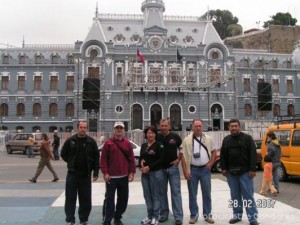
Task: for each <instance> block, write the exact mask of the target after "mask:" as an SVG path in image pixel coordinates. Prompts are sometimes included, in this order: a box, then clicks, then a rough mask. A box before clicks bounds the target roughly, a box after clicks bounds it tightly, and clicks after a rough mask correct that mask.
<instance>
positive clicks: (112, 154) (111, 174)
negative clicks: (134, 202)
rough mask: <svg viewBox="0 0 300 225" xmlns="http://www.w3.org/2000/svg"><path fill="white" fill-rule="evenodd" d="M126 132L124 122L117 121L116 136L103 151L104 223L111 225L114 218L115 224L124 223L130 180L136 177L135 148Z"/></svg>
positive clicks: (115, 126)
mask: <svg viewBox="0 0 300 225" xmlns="http://www.w3.org/2000/svg"><path fill="white" fill-rule="evenodd" d="M124 132H125V126H124V123H123V122H120V121H118V122H116V123H115V124H114V136H113V137H112V138H111V139H108V140H107V141H106V142H105V143H104V145H103V149H102V153H101V162H100V168H101V171H102V173H103V179H104V181H105V182H106V185H105V189H106V190H105V200H104V204H103V211H102V214H103V225H110V224H111V220H112V219H113V218H114V225H123V222H122V221H121V219H122V215H123V213H124V212H125V211H126V208H127V205H128V197H129V182H131V181H133V179H134V174H135V170H136V165H135V160H134V155H133V149H132V146H131V143H130V141H129V140H128V139H127V138H125V137H124ZM116 191H117V204H115V193H116Z"/></svg>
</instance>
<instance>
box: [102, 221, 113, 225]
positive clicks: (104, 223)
mask: <svg viewBox="0 0 300 225" xmlns="http://www.w3.org/2000/svg"><path fill="white" fill-rule="evenodd" d="M103 225H111V223H110V222H103Z"/></svg>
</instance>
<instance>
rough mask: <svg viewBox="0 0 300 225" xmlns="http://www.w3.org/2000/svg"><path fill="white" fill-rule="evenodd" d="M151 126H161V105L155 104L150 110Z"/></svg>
mask: <svg viewBox="0 0 300 225" xmlns="http://www.w3.org/2000/svg"><path fill="white" fill-rule="evenodd" d="M150 118H151V121H150V124H151V125H152V126H156V127H158V126H159V122H160V120H161V118H162V108H161V106H160V105H159V104H153V105H152V106H151V108H150Z"/></svg>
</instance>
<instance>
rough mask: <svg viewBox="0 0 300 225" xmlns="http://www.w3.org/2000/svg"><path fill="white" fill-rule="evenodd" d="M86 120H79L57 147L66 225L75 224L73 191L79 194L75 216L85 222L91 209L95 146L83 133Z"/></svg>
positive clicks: (95, 172)
mask: <svg viewBox="0 0 300 225" xmlns="http://www.w3.org/2000/svg"><path fill="white" fill-rule="evenodd" d="M87 129H88V123H87V121H79V122H78V124H77V134H75V135H73V136H71V137H70V138H68V139H67V140H66V142H65V143H64V145H63V147H62V149H61V158H62V159H63V160H64V161H65V162H67V167H68V173H67V178H66V190H65V192H66V200H65V213H66V222H67V223H68V225H74V224H75V209H76V201H77V194H78V198H79V209H78V214H79V220H80V224H81V225H88V224H89V223H88V219H89V215H90V212H91V210H92V182H91V180H92V178H91V174H92V172H93V181H96V180H97V179H98V173H99V150H98V146H97V143H96V141H95V140H94V139H93V138H92V137H90V136H88V135H87V134H86V132H87Z"/></svg>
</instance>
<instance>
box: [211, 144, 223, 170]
mask: <svg viewBox="0 0 300 225" xmlns="http://www.w3.org/2000/svg"><path fill="white" fill-rule="evenodd" d="M216 151H217V154H216V156H217V157H216V160H215V162H214V164H213V166H212V168H211V170H212V171H214V172H218V173H221V172H222V169H221V162H220V152H221V150H220V149H217V150H216Z"/></svg>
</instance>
